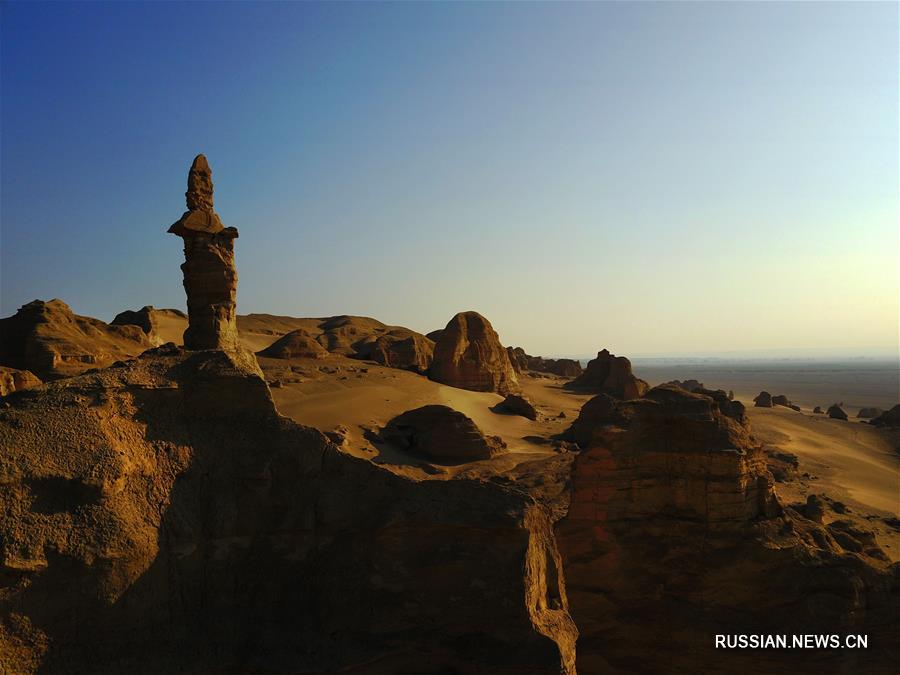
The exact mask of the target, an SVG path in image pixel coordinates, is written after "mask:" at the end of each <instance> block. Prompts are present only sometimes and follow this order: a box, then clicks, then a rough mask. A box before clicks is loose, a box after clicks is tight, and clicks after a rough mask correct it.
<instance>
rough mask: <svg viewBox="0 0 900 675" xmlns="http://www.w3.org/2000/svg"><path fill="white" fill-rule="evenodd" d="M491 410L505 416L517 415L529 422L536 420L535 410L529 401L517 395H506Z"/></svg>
mask: <svg viewBox="0 0 900 675" xmlns="http://www.w3.org/2000/svg"><path fill="white" fill-rule="evenodd" d="M491 410H494V411H495V412H499V413H503V414H507V415H519V416H521V417H526V418H528V419H530V420H536V419H537V409H536V408H535V407H534V404H532V402H531V401H529V400H528V399H527V398H525V397H524V396H520V395H519V394H508V395H507V396H506V398H504V399H503V400H502V401H500V403H498V404H497V405H495V406H494V407H493V408H491Z"/></svg>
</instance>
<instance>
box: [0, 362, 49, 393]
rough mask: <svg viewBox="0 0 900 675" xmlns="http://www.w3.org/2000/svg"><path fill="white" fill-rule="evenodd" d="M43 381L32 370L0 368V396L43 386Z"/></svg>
mask: <svg viewBox="0 0 900 675" xmlns="http://www.w3.org/2000/svg"><path fill="white" fill-rule="evenodd" d="M41 384H42V383H41V380H40V378H38V377H37V375H35V374H34V373H32V372H31V371H30V370H19V369H17V368H8V367H7V366H0V396H8V395H9V394H12V393H13V392H16V391H25V390H26V389H34V388H35V387H40V386H41Z"/></svg>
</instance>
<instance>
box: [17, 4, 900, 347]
mask: <svg viewBox="0 0 900 675" xmlns="http://www.w3.org/2000/svg"><path fill="white" fill-rule="evenodd" d="M0 22H2V46H0V68H2V72H0V75H2V79H0V97H2V98H0V315H2V316H8V315H10V314H12V313H13V312H15V310H16V309H17V308H18V307H19V306H20V305H22V304H24V303H26V302H29V301H31V300H33V299H35V298H40V299H44V300H49V299H51V298H54V297H58V298H61V299H63V300H65V301H66V302H67V303H68V304H69V305H70V306H71V307H72V308H73V310H74V311H75V312H76V313H78V314H84V315H88V316H95V317H98V318H101V319H104V320H107V321H109V320H111V319H112V318H113V316H114V315H115V314H116V313H118V312H119V311H122V310H124V309H136V308H139V307H141V306H143V305H147V304H151V305H154V306H156V307H177V308H182V309H183V308H184V307H185V298H184V291H183V288H182V285H181V272H180V270H179V265H180V263H181V262H182V253H181V241H180V240H179V239H178V238H177V237H175V236H173V235H171V234H166V229H167V228H168V226H169V225H170V224H171V223H173V222H174V221H176V220H177V219H178V218H179V217H180V216H181V214H182V212H183V211H184V209H185V205H184V191H185V188H186V178H187V171H188V168H189V166H190V163H191V160H192V159H193V157H194V155H196V154H197V153H200V152H202V153H204V154H206V156H207V157H208V159H209V162H210V165H211V166H212V170H213V179H214V182H215V188H216V194H215V204H216V211H217V213H218V214H219V216H220V217H221V219H222V221H223V222H224V223H225V224H226V225H233V226H236V227H237V228H238V229H239V230H240V238H239V239H238V240H237V242H236V261H237V267H238V274H239V279H240V281H239V287H238V312H239V313H241V314H246V313H250V312H267V313H273V314H282V315H290V316H331V315H335V314H358V315H364V316H373V317H375V318H377V319H380V320H381V321H384V322H385V323H389V324H394V325H403V326H408V327H410V328H413V329H415V330H418V331H421V332H428V331H431V330H434V329H436V328H441V327H443V326H444V325H445V324H446V323H447V321H448V320H449V319H450V318H451V317H452V316H453V315H454V314H455V313H456V312H459V311H464V310H476V311H478V312H481V313H482V314H483V315H485V316H486V317H487V318H488V319H489V320H490V321H491V323H492V324H493V326H494V328H495V329H496V330H497V331H498V332H499V334H500V338H501V340H502V341H503V343H504V344H510V345H521V346H522V347H524V348H525V349H526V351H528V352H529V353H531V354H542V355H545V356H552V355H555V356H562V355H576V356H582V355H587V354H591V353H595V352H596V351H598V350H599V349H601V348H604V347H605V348H609V349H610V350H611V351H613V352H614V353H616V354H625V355H682V354H716V353H723V352H728V353H732V354H753V353H761V352H764V353H767V354H773V355H777V354H795V355H796V354H805V353H826V352H827V353H829V354H837V353H841V354H847V355H893V357H896V355H897V353H898V339H900V337H898V334H900V325H898V313H900V278H898V267H900V264H898V263H900V242H898V236H900V235H898V185H900V173H898V140H900V139H898V4H897V3H892V2H885V3H858V2H848V3H840V2H833V3H824V2H802V3H781V2H760V3H732V2H728V3H724V2H723V3H710V4H707V3H674V2H673V3H612V2H597V3H578V4H575V3H572V4H564V3H550V2H547V3H541V2H535V3H449V2H448V3H420V4H419V3H417V4H413V3H360V4H355V3H335V4H315V3H274V2H273V3H219V2H208V3H199V2H198V3H175V2H165V3H164V2H160V3H132V2H123V3H111V4H107V3H102V2H91V3H86V2H85V3H38V2H28V3H20V2H5V3H3V4H2V6H0Z"/></svg>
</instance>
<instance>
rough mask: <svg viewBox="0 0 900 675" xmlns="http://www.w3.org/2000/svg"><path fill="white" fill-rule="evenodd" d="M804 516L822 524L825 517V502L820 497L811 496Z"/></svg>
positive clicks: (807, 500) (807, 499)
mask: <svg viewBox="0 0 900 675" xmlns="http://www.w3.org/2000/svg"><path fill="white" fill-rule="evenodd" d="M803 515H805V516H806V517H807V518H809V519H810V520H814V521H815V522H817V523H821V522H822V519H823V518H824V517H825V502H823V501H822V498H821V497H819V495H809V496H808V497H807V498H806V506H805V507H804V509H803Z"/></svg>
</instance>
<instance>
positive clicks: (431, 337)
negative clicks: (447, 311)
mask: <svg viewBox="0 0 900 675" xmlns="http://www.w3.org/2000/svg"><path fill="white" fill-rule="evenodd" d="M443 332H444V329H443V328H438V329H437V330H433V331H431V332H430V333H426V334H425V337H427V338H428V339H429V340H431V341H432V342H437V341H438V338H439V337H441V333H443Z"/></svg>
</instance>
